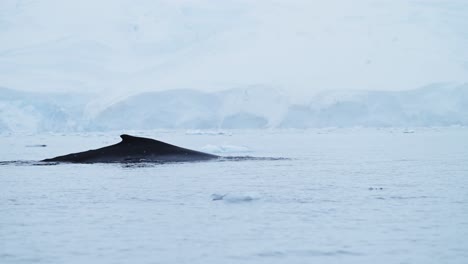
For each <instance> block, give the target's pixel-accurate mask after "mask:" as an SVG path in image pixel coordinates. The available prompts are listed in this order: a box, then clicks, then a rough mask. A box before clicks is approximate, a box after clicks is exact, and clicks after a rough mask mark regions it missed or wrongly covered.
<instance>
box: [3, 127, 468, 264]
mask: <svg viewBox="0 0 468 264" xmlns="http://www.w3.org/2000/svg"><path fill="white" fill-rule="evenodd" d="M126 133H128V134H135V135H140V136H149V137H152V138H157V139H160V140H163V141H166V142H169V143H173V144H177V145H180V146H184V147H188V148H192V149H198V150H205V151H212V152H219V153H215V154H222V155H227V156H245V155H249V156H255V157H272V158H284V159H260V160H241V161H233V160H220V161H209V162H196V163H174V164H158V165H155V164H92V165H91V164H87V165H86V164H60V165H49V166H45V165H44V166H39V165H35V163H34V162H32V161H35V160H40V159H43V158H48V157H53V156H57V155H61V154H66V153H71V152H77V151H82V150H87V149H91V148H98V147H101V146H104V145H108V144H113V143H116V142H118V141H119V140H120V139H119V137H118V136H119V133H118V132H114V133H110V132H109V133H82V134H66V135H65V134H63V135H62V134H55V135H54V134H39V135H2V136H1V137H0V146H1V150H0V160H2V161H15V160H21V161H22V162H1V163H0V263H4V264H7V263H178V264H180V263H204V264H207V263H425V264H427V263H460V264H461V263H468V239H467V237H468V128H432V129H429V128H425V129H423V128H419V129H413V130H408V129H317V130H304V131H300V130H298V131H277V130H272V131H232V132H231V131H230V132H229V133H213V132H209V133H208V132H207V133H203V132H200V133H186V132H185V131H133V132H132V133H131V132H128V131H126ZM44 145H45V146H44Z"/></svg>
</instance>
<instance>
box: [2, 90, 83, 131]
mask: <svg viewBox="0 0 468 264" xmlns="http://www.w3.org/2000/svg"><path fill="white" fill-rule="evenodd" d="M89 100H90V98H89V97H87V96H86V95H81V94H65V93H34V92H21V91H15V90H11V89H6V88H0V132H22V133H36V132H59V131H80V130H82V129H83V127H82V126H83V125H84V124H85V121H84V120H83V118H84V115H83V109H84V108H85V106H86V104H87V102H88V101H89Z"/></svg>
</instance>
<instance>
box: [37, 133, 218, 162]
mask: <svg viewBox="0 0 468 264" xmlns="http://www.w3.org/2000/svg"><path fill="white" fill-rule="evenodd" d="M120 137H121V138H122V141H121V142H119V143H117V144H114V145H110V146H107V147H103V148H99V149H93V150H88V151H83V152H78V153H72V154H68V155H64V156H58V157H55V158H50V159H44V160H42V161H43V162H70V163H128V162H187V161H203V160H211V159H216V158H219V156H216V155H211V154H208V153H203V152H199V151H195V150H190V149H185V148H181V147H177V146H174V145H171V144H167V143H164V142H161V141H158V140H154V139H151V138H143V137H135V136H130V135H125V134H124V135H121V136H120Z"/></svg>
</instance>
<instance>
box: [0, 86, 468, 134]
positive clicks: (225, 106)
mask: <svg viewBox="0 0 468 264" xmlns="http://www.w3.org/2000/svg"><path fill="white" fill-rule="evenodd" d="M96 101H101V98H100V97H97V96H94V95H93V94H82V93H77V94H69V93H68V94H64V93H34V92H24V91H22V92H20V91H15V90H11V89H6V88H3V89H1V90H0V132H4V133H40V132H44V131H49V132H80V131H121V132H125V131H131V130H141V129H187V132H186V134H187V135H196V134H224V133H227V134H229V133H232V132H227V131H226V130H229V131H231V130H235V129H272V128H283V129H307V128H326V127H402V128H411V127H434V126H442V127H444V126H457V125H458V126H467V125H468V115H466V113H467V112H468V85H466V84H461V85H455V84H438V85H432V86H426V87H422V88H419V89H415V90H408V91H359V90H358V91H352V90H348V91H323V92H320V93H318V94H316V95H315V96H311V97H309V98H305V97H304V98H302V101H304V102H303V103H297V102H294V100H293V99H292V98H289V97H288V95H287V94H286V93H284V92H283V91H282V90H278V89H268V88H265V87H262V86H253V87H247V88H238V89H230V90H226V91H221V92H202V91H197V90H189V89H185V90H169V91H162V92H145V93H142V94H136V95H133V96H129V97H124V98H122V99H120V100H117V101H115V102H111V103H103V102H104V101H105V100H103V101H102V102H101V103H100V104H97V103H96ZM97 105H99V106H98V107H97ZM93 107H94V108H93Z"/></svg>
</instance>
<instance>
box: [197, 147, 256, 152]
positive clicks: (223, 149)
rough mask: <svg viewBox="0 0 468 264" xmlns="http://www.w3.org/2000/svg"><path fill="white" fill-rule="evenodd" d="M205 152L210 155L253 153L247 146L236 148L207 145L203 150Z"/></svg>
mask: <svg viewBox="0 0 468 264" xmlns="http://www.w3.org/2000/svg"><path fill="white" fill-rule="evenodd" d="M201 150H202V151H204V152H209V153H246V152H252V150H250V149H249V148H248V147H246V146H234V145H206V146H204V147H202V148H201Z"/></svg>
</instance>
